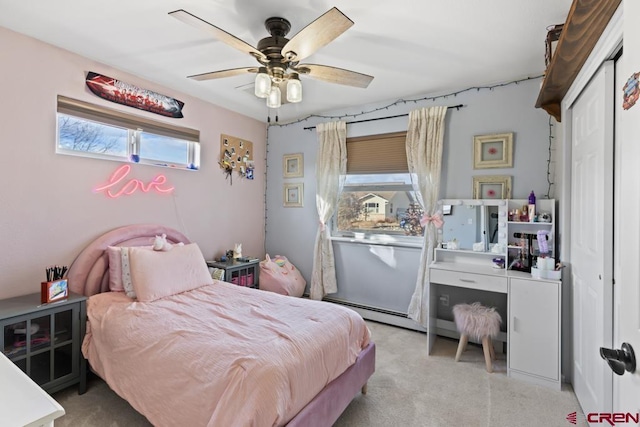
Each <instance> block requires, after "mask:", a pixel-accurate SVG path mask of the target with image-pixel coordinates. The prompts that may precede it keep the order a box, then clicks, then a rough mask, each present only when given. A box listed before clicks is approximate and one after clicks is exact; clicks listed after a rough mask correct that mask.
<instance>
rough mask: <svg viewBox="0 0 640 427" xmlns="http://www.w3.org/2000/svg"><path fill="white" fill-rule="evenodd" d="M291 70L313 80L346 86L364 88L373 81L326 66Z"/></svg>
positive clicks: (365, 76) (315, 65)
mask: <svg viewBox="0 0 640 427" xmlns="http://www.w3.org/2000/svg"><path fill="white" fill-rule="evenodd" d="M292 69H293V70H294V71H297V72H299V73H300V74H302V75H306V76H309V77H312V78H314V79H318V80H324V81H325V82H329V83H338V84H341V85H346V86H355V87H361V88H366V87H367V86H369V83H371V81H372V80H373V76H369V75H367V74H362V73H356V72H355V71H349V70H345V69H343V68H338V67H330V66H328V65H318V64H300V65H298V66H297V67H292Z"/></svg>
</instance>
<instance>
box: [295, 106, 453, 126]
mask: <svg viewBox="0 0 640 427" xmlns="http://www.w3.org/2000/svg"><path fill="white" fill-rule="evenodd" d="M451 108H455V109H456V111H457V110H460V109H461V108H464V105H462V104H458V105H452V106H451V107H447V109H451ZM408 115H409V113H407V114H398V115H397V116H387V117H377V118H375V119H364V120H355V121H353V122H347V124H348V125H351V124H354V123H363V122H374V121H376V120H385V119H395V118H396V117H404V116H408ZM315 128H316V127H315V126H309V127H306V128H303V129H304V130H313V129H315Z"/></svg>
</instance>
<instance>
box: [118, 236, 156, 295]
mask: <svg viewBox="0 0 640 427" xmlns="http://www.w3.org/2000/svg"><path fill="white" fill-rule="evenodd" d="M130 249H131V248H127V247H122V248H120V256H121V259H122V286H123V287H124V291H125V292H126V294H127V296H128V297H129V298H133V299H135V298H136V297H137V295H136V291H135V289H134V288H133V283H132V281H131V264H130V263H129V250H130ZM139 250H141V251H146V252H150V251H149V249H145V248H139Z"/></svg>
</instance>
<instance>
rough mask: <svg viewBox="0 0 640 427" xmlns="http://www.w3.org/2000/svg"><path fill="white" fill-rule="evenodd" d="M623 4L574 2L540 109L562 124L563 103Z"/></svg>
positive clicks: (544, 86)
mask: <svg viewBox="0 0 640 427" xmlns="http://www.w3.org/2000/svg"><path fill="white" fill-rule="evenodd" d="M620 1H621V0H598V1H594V0H573V3H572V4H571V9H570V10H569V15H568V16H567V21H566V22H565V24H564V28H563V30H562V34H561V35H560V40H558V46H557V48H556V51H555V53H554V54H553V57H552V58H551V62H550V63H549V66H548V67H547V71H546V73H545V77H544V80H543V81H542V88H541V89H540V94H539V95H538V100H537V101H536V108H542V109H544V110H545V111H546V112H547V113H549V114H550V115H551V116H553V117H554V118H555V119H556V120H557V121H558V122H560V121H561V118H562V117H561V106H560V104H561V102H562V99H563V98H564V96H565V95H566V94H567V91H568V90H569V88H570V87H571V84H572V83H573V81H574V80H575V78H576V77H577V75H578V73H579V72H580V69H581V68H582V66H583V65H584V63H585V62H586V61H587V58H588V57H589V54H590V53H591V51H592V50H593V47H594V46H595V45H596V43H597V42H598V39H599V38H600V36H601V35H602V33H603V31H604V29H605V28H606V26H607V24H608V23H609V20H610V19H611V17H612V16H613V14H614V13H615V11H616V9H617V8H618V5H619V4H620Z"/></svg>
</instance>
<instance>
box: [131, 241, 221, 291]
mask: <svg viewBox="0 0 640 427" xmlns="http://www.w3.org/2000/svg"><path fill="white" fill-rule="evenodd" d="M129 262H130V268H131V282H132V284H133V289H134V290H135V293H136V296H137V298H138V301H143V302H149V301H155V300H157V299H159V298H163V297H166V296H169V295H175V294H179V293H182V292H186V291H190V290H192V289H196V288H199V287H201V286H204V285H211V284H213V279H212V278H211V274H209V268H208V267H207V263H206V261H205V259H204V255H202V252H201V251H200V247H199V246H198V245H197V244H196V243H191V244H188V245H184V246H174V247H173V249H171V250H170V251H168V252H158V251H149V250H146V249H142V248H137V247H131V248H129Z"/></svg>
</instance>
